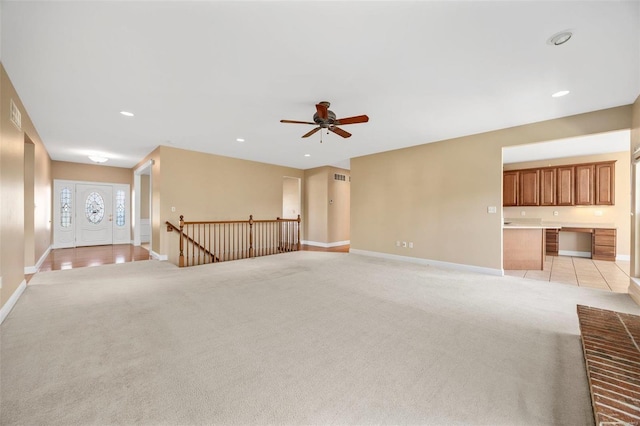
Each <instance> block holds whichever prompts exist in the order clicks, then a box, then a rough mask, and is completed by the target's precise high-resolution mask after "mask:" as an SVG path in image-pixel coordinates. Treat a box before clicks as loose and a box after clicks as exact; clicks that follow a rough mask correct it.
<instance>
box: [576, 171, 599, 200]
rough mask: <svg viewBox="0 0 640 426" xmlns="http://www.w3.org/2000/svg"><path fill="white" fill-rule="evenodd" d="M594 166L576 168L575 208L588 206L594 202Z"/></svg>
mask: <svg viewBox="0 0 640 426" xmlns="http://www.w3.org/2000/svg"><path fill="white" fill-rule="evenodd" d="M595 169H596V167H595V165H593V164H581V165H579V166H576V200H575V205H576V206H590V205H593V204H595V202H594V198H593V196H594V185H593V182H594V178H593V176H594V173H595Z"/></svg>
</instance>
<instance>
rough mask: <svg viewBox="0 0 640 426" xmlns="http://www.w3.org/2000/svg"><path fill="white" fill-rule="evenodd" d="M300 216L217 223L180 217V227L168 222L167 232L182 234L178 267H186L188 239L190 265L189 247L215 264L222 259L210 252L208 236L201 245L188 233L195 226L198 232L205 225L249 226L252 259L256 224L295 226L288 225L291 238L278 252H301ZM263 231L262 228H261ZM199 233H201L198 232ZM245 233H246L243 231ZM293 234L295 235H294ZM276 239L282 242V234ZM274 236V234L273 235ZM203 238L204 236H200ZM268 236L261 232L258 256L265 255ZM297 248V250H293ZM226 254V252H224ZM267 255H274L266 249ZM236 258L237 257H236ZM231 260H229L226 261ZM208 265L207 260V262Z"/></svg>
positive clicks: (248, 234) (254, 253)
mask: <svg viewBox="0 0 640 426" xmlns="http://www.w3.org/2000/svg"><path fill="white" fill-rule="evenodd" d="M300 221H301V220H300V215H298V217H297V218H296V219H283V218H280V217H277V218H276V219H259V220H254V219H253V215H249V220H217V221H193V222H190V221H185V220H184V216H183V215H180V226H179V227H178V226H176V225H173V224H172V223H171V222H169V221H166V224H167V231H168V232H171V231H176V232H178V233H179V234H180V255H179V258H178V265H179V266H181V267H182V266H185V255H184V254H185V253H184V252H185V244H184V239H185V238H186V239H187V241H188V242H190V243H191V244H190V245H189V246H187V263H189V261H188V258H189V250H188V249H189V247H191V248H193V247H197V248H198V249H199V250H201V253H202V252H204V253H205V255H208V256H211V260H212V261H214V262H220V261H221V259H222V257H221V258H218V256H216V254H215V252H216V250H215V249H212V250H209V249H208V248H207V247H206V245H209V244H210V241H209V243H207V241H206V235H205V237H204V238H205V241H204V242H203V243H202V244H201V243H200V242H198V241H196V240H195V239H194V238H196V235H195V234H194V235H193V236H192V235H189V234H188V233H187V232H185V231H188V230H189V229H191V230H192V231H193V230H194V226H196V227H197V228H198V230H199V229H200V226H201V225H204V226H205V227H207V228H209V226H212V225H213V226H216V225H218V226H219V225H222V226H225V229H226V225H248V233H247V234H245V235H246V237H247V238H248V243H249V246H248V247H247V248H246V250H247V253H248V257H249V258H252V257H254V256H255V255H256V254H257V253H256V250H255V247H254V224H269V223H272V224H275V223H281V224H294V226H293V228H290V225H287V228H286V229H287V231H286V233H288V235H289V237H288V238H287V239H286V241H288V242H286V243H285V245H280V246H279V247H278V248H277V250H278V251H291V250H296V249H297V250H300V247H301V241H300ZM295 224H297V226H295ZM185 227H186V228H185ZM261 229H262V228H261ZM198 232H199V231H198ZM243 232H244V231H243ZM292 232H293V233H292ZM276 234H277V235H276V238H277V241H280V238H281V237H282V235H281V232H280V231H278V232H277V233H276ZM256 235H257V234H256ZM271 235H274V234H271ZM200 236H201V237H202V235H200ZM265 236H267V238H268V234H265V233H264V231H261V234H260V237H259V238H260V242H259V244H258V246H257V247H258V248H259V250H260V251H261V253H260V254H257V255H258V256H261V255H264V253H265V252H264V250H265V247H266V246H264V245H262V244H263V243H262V241H263V238H264V237H265ZM291 237H293V238H291ZM235 238H238V234H236V237H235ZM236 241H237V242H239V241H240V240H238V239H236ZM219 242H220V240H218V243H219ZM214 245H215V241H214ZM293 247H295V249H294V248H293ZM223 253H224V252H223ZM266 253H267V254H273V253H272V252H271V251H270V250H269V249H268V248H267V249H266ZM223 257H226V255H224V256H223ZM234 258H235V257H234ZM226 260H229V259H226ZM205 263H206V260H205Z"/></svg>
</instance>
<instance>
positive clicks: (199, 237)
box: [166, 215, 300, 266]
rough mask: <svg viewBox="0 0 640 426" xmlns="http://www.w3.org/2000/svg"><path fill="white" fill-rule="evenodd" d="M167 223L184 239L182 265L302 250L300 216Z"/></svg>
mask: <svg viewBox="0 0 640 426" xmlns="http://www.w3.org/2000/svg"><path fill="white" fill-rule="evenodd" d="M166 223H167V231H168V232H172V231H176V232H178V233H180V235H181V236H182V237H181V238H180V255H179V258H178V265H179V266H194V265H202V264H205V263H213V262H224V261H228V260H236V259H245V258H252V257H258V256H267V255H271V254H277V253H285V252H290V251H298V250H300V215H298V218H297V219H281V218H276V219H275V220H254V219H253V215H250V216H249V220H230V221H199V222H187V221H185V220H184V216H182V215H181V216H180V226H175V225H173V224H171V223H170V222H168V221H167V222H166Z"/></svg>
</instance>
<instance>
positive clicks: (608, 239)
mask: <svg viewBox="0 0 640 426" xmlns="http://www.w3.org/2000/svg"><path fill="white" fill-rule="evenodd" d="M592 238H593V239H592V241H593V243H592V249H591V250H592V252H591V258H592V259H595V260H610V261H615V260H616V230H615V229H599V228H597V229H595V230H594V232H593V237H592Z"/></svg>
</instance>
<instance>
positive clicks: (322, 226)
mask: <svg viewBox="0 0 640 426" xmlns="http://www.w3.org/2000/svg"><path fill="white" fill-rule="evenodd" d="M335 173H339V174H343V175H346V177H347V180H346V181H345V182H343V181H336V180H335V179H334V174H335ZM350 174H351V173H350V171H349V170H345V169H340V168H336V167H330V166H325V167H318V168H314V169H308V170H305V171H304V180H305V194H306V198H305V201H304V205H305V212H306V218H307V219H308V220H307V221H306V223H305V240H306V241H309V242H311V243H322V244H331V243H337V242H342V241H348V240H349V238H350V228H349V220H350V214H349V212H350V206H351V199H350V196H351V184H350V182H349V176H350Z"/></svg>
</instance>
